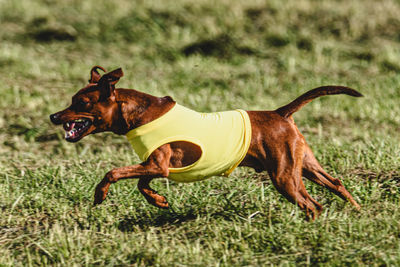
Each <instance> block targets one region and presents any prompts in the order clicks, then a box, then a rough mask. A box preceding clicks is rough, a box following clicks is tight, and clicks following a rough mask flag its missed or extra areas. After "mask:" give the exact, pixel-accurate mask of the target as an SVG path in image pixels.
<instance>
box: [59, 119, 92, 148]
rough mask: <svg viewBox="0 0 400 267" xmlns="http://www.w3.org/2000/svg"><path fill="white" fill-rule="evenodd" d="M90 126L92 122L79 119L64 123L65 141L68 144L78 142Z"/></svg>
mask: <svg viewBox="0 0 400 267" xmlns="http://www.w3.org/2000/svg"><path fill="white" fill-rule="evenodd" d="M91 125H92V122H91V121H90V120H89V119H79V120H73V121H69V122H66V123H64V124H63V127H64V130H65V140H67V141H70V142H74V141H78V140H79V139H80V138H81V137H82V136H83V134H84V133H85V132H86V131H87V130H88V129H89V128H90V126H91Z"/></svg>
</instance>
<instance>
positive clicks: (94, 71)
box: [89, 66, 107, 83]
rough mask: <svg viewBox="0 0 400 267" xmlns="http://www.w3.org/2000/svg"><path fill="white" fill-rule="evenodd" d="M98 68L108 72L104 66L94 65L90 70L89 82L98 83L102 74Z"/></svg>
mask: <svg viewBox="0 0 400 267" xmlns="http://www.w3.org/2000/svg"><path fill="white" fill-rule="evenodd" d="M97 69H101V70H102V71H104V72H107V71H106V70H105V69H104V68H103V67H101V66H94V67H93V68H92V70H91V71H90V79H89V83H98V82H99V80H100V78H101V75H100V73H99V72H98V71H97Z"/></svg>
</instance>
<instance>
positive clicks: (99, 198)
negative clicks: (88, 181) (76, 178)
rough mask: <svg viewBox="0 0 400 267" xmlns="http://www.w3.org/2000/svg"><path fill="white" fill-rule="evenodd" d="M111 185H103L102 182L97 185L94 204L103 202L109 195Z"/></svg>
mask: <svg viewBox="0 0 400 267" xmlns="http://www.w3.org/2000/svg"><path fill="white" fill-rule="evenodd" d="M109 186H110V185H105V186H104V185H102V184H101V183H100V184H99V185H98V186H97V187H96V191H95V193H94V201H93V205H99V204H101V203H102V202H103V201H104V200H105V199H106V197H107V192H108V188H109Z"/></svg>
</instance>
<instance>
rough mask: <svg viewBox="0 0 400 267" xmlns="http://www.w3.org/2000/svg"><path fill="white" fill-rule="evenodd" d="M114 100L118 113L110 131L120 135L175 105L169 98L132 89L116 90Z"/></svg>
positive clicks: (159, 115) (155, 117)
mask: <svg viewBox="0 0 400 267" xmlns="http://www.w3.org/2000/svg"><path fill="white" fill-rule="evenodd" d="M115 100H116V102H117V103H118V111H117V112H116V114H115V116H116V120H115V125H112V126H111V131H112V132H114V133H116V134H122V135H124V134H126V133H128V132H129V131H130V130H133V129H135V128H137V127H139V126H142V125H144V124H146V123H148V122H151V121H153V120H155V119H157V118H159V117H161V116H162V115H164V114H165V113H167V112H168V111H169V110H170V109H171V108H172V107H173V106H174V105H175V101H174V100H173V99H172V98H171V97H169V96H165V97H156V96H152V95H149V94H146V93H142V92H139V91H136V90H133V89H121V88H119V89H116V90H115Z"/></svg>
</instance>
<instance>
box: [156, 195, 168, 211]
mask: <svg viewBox="0 0 400 267" xmlns="http://www.w3.org/2000/svg"><path fill="white" fill-rule="evenodd" d="M155 206H157V207H159V208H161V209H168V208H169V204H168V201H167V199H166V198H165V197H163V196H160V200H158V199H157V200H156V201H155Z"/></svg>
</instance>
